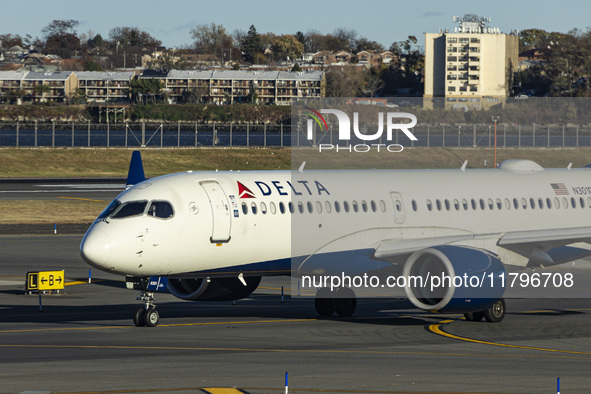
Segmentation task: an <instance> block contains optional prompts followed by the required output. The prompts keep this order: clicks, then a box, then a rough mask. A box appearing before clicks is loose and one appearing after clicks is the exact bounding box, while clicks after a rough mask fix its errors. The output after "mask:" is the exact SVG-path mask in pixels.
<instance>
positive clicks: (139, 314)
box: [125, 276, 166, 327]
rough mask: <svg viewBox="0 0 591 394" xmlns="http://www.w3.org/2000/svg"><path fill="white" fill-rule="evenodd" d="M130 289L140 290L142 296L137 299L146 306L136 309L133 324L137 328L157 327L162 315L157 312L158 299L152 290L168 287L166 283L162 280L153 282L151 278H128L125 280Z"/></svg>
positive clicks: (157, 279) (158, 279)
mask: <svg viewBox="0 0 591 394" xmlns="http://www.w3.org/2000/svg"><path fill="white" fill-rule="evenodd" d="M125 281H126V286H127V288H128V289H133V290H140V296H139V297H137V298H136V299H137V300H139V301H142V302H143V303H144V306H142V307H140V308H138V309H136V311H135V313H134V315H133V323H134V324H135V325H136V326H137V327H156V326H157V325H158V321H159V320H160V315H159V314H158V311H157V310H156V304H154V301H156V297H155V296H154V292H152V291H151V290H155V289H161V288H164V287H166V281H162V280H161V279H160V278H156V279H154V280H152V279H151V278H140V277H132V276H128V277H126V278H125Z"/></svg>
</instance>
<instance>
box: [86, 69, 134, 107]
mask: <svg viewBox="0 0 591 394" xmlns="http://www.w3.org/2000/svg"><path fill="white" fill-rule="evenodd" d="M75 73H76V75H77V76H78V88H79V89H80V90H81V91H82V92H83V93H84V95H85V96H86V100H87V101H88V102H97V103H104V102H113V101H126V100H129V94H130V92H129V84H130V82H131V79H132V78H133V77H134V76H135V72H133V71H119V72H103V71H76V72H75Z"/></svg>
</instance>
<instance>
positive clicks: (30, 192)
mask: <svg viewBox="0 0 591 394" xmlns="http://www.w3.org/2000/svg"><path fill="white" fill-rule="evenodd" d="M124 189H125V179H124V178H41V179H29V178H26V179H10V178H6V179H0V200H54V199H58V198H64V197H67V198H81V199H94V200H105V201H111V200H112V199H113V198H114V197H115V196H117V195H118V194H119V193H121V192H122V191H123V190H124Z"/></svg>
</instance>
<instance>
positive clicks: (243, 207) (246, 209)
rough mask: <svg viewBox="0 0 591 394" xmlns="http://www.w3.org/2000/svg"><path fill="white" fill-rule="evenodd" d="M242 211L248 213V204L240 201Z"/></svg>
mask: <svg viewBox="0 0 591 394" xmlns="http://www.w3.org/2000/svg"><path fill="white" fill-rule="evenodd" d="M242 213H243V214H244V215H246V214H247V213H248V206H247V205H246V203H245V202H243V203H242Z"/></svg>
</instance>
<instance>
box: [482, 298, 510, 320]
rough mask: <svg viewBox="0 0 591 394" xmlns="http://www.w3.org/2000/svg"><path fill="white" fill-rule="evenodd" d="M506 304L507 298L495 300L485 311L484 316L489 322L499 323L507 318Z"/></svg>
mask: <svg viewBox="0 0 591 394" xmlns="http://www.w3.org/2000/svg"><path fill="white" fill-rule="evenodd" d="M505 312H506V305H505V300H504V299H502V298H501V299H500V300H498V301H497V302H495V303H494V304H493V305H492V306H491V307H490V308H488V309H487V310H485V311H484V312H483V314H484V318H485V319H486V321H487V322H490V323H498V322H500V321H501V320H503V319H504V318H505Z"/></svg>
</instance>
